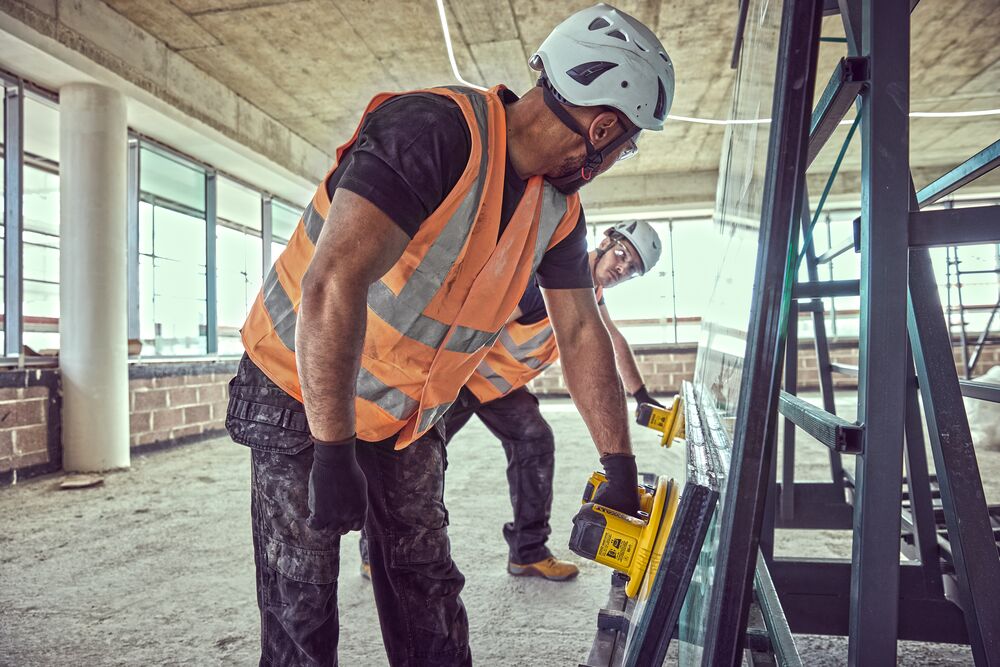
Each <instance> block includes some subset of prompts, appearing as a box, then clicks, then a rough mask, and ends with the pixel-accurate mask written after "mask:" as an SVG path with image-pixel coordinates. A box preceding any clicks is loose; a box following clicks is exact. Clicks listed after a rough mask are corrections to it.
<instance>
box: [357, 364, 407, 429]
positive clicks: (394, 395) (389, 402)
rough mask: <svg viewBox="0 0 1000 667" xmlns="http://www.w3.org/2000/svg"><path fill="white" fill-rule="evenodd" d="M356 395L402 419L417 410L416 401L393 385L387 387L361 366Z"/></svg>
mask: <svg viewBox="0 0 1000 667" xmlns="http://www.w3.org/2000/svg"><path fill="white" fill-rule="evenodd" d="M356 391H357V393H358V396H360V397H362V398H364V399H365V400H366V401H371V402H372V403H374V404H375V405H377V406H379V407H380V408H382V409H383V410H385V411H386V412H387V413H389V414H390V415H392V416H393V417H395V418H396V419H398V420H400V421H403V420H405V419H409V418H410V416H411V415H412V414H413V413H414V412H416V411H417V401H415V400H414V399H412V398H410V397H409V396H407V395H406V394H404V393H403V392H402V391H400V390H399V389H396V388H395V387H389V386H387V385H386V384H385V383H384V382H382V381H381V380H379V379H378V378H377V377H375V376H374V375H372V374H371V373H369V372H368V371H366V370H365V369H364V367H362V368H361V369H360V370H359V371H358V382H357V385H356Z"/></svg>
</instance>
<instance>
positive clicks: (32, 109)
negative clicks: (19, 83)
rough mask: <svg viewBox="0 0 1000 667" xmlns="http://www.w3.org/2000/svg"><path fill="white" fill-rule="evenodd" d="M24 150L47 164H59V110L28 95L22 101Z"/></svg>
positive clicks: (45, 101) (47, 102) (49, 103)
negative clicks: (47, 162)
mask: <svg viewBox="0 0 1000 667" xmlns="http://www.w3.org/2000/svg"><path fill="white" fill-rule="evenodd" d="M24 149H25V152H26V153H29V154H31V155H34V156H36V157H40V158H43V159H45V160H47V161H49V162H53V163H57V162H59V108H58V107H57V106H55V105H54V104H53V103H52V102H49V101H48V100H40V99H36V98H34V97H32V96H31V95H30V94H28V95H26V96H25V99H24Z"/></svg>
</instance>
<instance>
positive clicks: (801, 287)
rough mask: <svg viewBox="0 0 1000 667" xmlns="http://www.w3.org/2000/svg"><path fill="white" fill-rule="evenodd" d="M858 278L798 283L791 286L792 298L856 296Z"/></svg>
mask: <svg viewBox="0 0 1000 667" xmlns="http://www.w3.org/2000/svg"><path fill="white" fill-rule="evenodd" d="M860 293H861V281H860V280H818V281H816V282H808V283H798V284H796V285H795V286H794V287H793V288H792V298H793V299H825V298H829V297H835V296H858V295H859V294H860Z"/></svg>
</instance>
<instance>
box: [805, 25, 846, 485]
mask: <svg viewBox="0 0 1000 667" xmlns="http://www.w3.org/2000/svg"><path fill="white" fill-rule="evenodd" d="M841 9H843V7H841ZM799 218H800V220H801V223H802V234H803V236H805V234H806V229H807V228H808V227H809V226H810V225H811V224H812V215H811V214H810V211H809V192H808V189H806V190H805V191H803V193H802V212H801V214H800V215H799ZM827 231H828V232H829V226H828V227H827ZM805 260H806V275H807V276H808V277H809V282H811V283H816V282H819V266H818V262H817V260H816V247H815V245H814V243H813V239H812V236H810V238H809V242H808V243H805ZM831 268H832V267H831ZM830 276H831V278H832V277H833V271H832V270H831V271H830ZM859 289H860V288H859ZM831 303H832V302H831ZM798 305H799V309H800V310H804V308H803V306H806V305H807V304H805V303H801V304H798ZM808 305H810V306H812V308H811V310H812V314H813V316H812V322H813V347H814V349H815V351H816V372H817V375H818V376H819V386H820V393H821V395H822V396H823V409H824V410H826V411H827V412H829V413H830V414H831V415H834V414H837V406H836V401H835V399H834V396H833V377H832V376H831V374H830V373H831V371H830V343H829V341H828V340H827V337H826V316H825V314H824V312H823V302H822V301H821V300H820V299H813V300H812V301H810V302H809V304H808ZM834 316H836V307H835V306H834ZM830 480H831V481H832V482H833V483H834V484H837V485H839V484H842V483H843V481H844V467H843V463H842V461H841V460H840V453H839V452H835V451H833V450H830Z"/></svg>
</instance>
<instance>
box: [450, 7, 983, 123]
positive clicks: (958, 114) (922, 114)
mask: <svg viewBox="0 0 1000 667" xmlns="http://www.w3.org/2000/svg"><path fill="white" fill-rule="evenodd" d="M437 8H438V16H440V17H441V32H443V33H444V45H445V47H446V48H447V49H448V60H449V61H450V62H451V72H452V74H454V75H455V78H456V79H458V82H459V83H463V84H465V85H466V86H469V87H471V88H475V89H477V90H487V89H486V88H484V87H483V86H478V85H476V84H474V83H472V82H470V81H466V80H465V79H463V78H462V73H461V72H459V71H458V62H457V61H456V60H455V50H454V49H453V48H452V45H451V32H450V31H449V30H448V16H447V14H446V12H445V10H444V0H437ZM998 115H1000V109H981V110H979V111H911V112H910V118H970V117H973V116H998ZM667 118H669V119H670V120H676V121H680V122H682V123H696V124H699V125H757V124H764V123H770V122H771V119H770V118H748V119H736V120H722V119H719V118H697V117H694V116H675V115H674V114H667ZM853 122H854V121H853V120H842V121H840V123H839V124H840V125H850V124H851V123H853Z"/></svg>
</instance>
